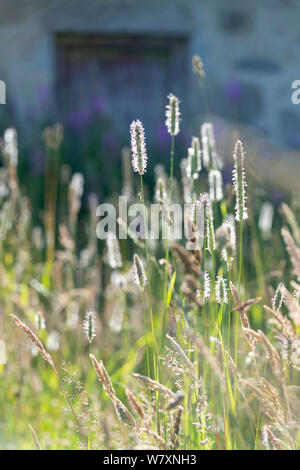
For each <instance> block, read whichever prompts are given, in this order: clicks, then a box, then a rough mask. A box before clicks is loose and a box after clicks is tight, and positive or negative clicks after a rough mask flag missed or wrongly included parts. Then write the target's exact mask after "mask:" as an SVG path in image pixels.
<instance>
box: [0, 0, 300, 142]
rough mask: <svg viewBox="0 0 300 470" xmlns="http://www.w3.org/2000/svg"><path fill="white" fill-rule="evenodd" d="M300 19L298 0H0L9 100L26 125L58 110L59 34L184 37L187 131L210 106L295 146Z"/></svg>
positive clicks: (1, 74)
mask: <svg viewBox="0 0 300 470" xmlns="http://www.w3.org/2000/svg"><path fill="white" fill-rule="evenodd" d="M299 18H300V2H299V1H297V0H251V1H250V0H249V1H247V2H246V1H241V0H226V1H225V0H47V1H46V0H26V1H25V0H24V1H22V2H20V1H19V0H1V5H0V79H1V80H4V81H5V82H6V85H7V105H5V106H7V109H8V110H10V111H11V112H12V113H13V114H14V115H15V117H16V118H17V119H18V121H19V123H20V124H21V125H24V126H26V124H28V122H30V123H34V122H40V121H41V120H43V119H45V118H46V119H47V118H48V117H49V116H52V115H53V116H55V113H56V112H57V109H56V88H55V86H56V49H55V44H56V41H55V38H56V35H57V34H58V33H82V34H124V35H141V36H145V35H150V36H153V37H155V36H157V35H163V36H169V37H172V36H174V37H183V38H185V39H186V44H187V47H186V67H184V68H180V69H179V70H177V72H176V73H178V76H180V77H181V79H182V83H183V84H184V90H183V92H182V95H183V96H181V99H182V109H183V114H184V117H186V119H187V121H188V122H189V126H190V132H191V133H195V132H197V130H198V125H199V122H200V120H201V119H203V116H204V115H205V113H208V112H209V113H213V114H216V115H219V116H221V117H222V118H225V119H228V120H230V121H239V122H241V123H242V124H244V125H246V126H250V127H252V128H254V129H256V130H257V131H258V132H259V133H260V134H261V135H263V136H265V137H267V138H269V139H270V140H272V141H274V142H276V143H278V144H280V145H281V146H282V147H283V148H297V147H298V146H299V145H300V105H299V106H296V105H293V104H292V103H291V98H290V97H291V83H292V81H293V80H295V79H299V78H300V67H299V52H298V51H299V44H300V30H299ZM194 53H198V54H199V55H200V56H201V57H202V59H203V62H204V64H205V70H206V74H207V79H206V92H207V96H208V103H209V104H208V108H205V106H204V103H203V99H202V95H201V92H200V90H199V87H198V85H197V82H196V80H195V77H194V76H193V73H192V69H191V66H190V63H191V58H192V55H193V54H194ZM141 86H142V84H141ZM153 86H155V83H154V84H153ZM170 91H173V90H170ZM146 92H149V90H147V91H146ZM162 100H165V96H162ZM2 110H3V107H1V108H0V111H2Z"/></svg>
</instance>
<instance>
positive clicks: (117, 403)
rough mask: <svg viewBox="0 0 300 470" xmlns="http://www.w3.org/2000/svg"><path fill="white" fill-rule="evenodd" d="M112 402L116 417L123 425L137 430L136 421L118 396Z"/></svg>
mask: <svg viewBox="0 0 300 470" xmlns="http://www.w3.org/2000/svg"><path fill="white" fill-rule="evenodd" d="M112 402H113V405H114V408H115V411H116V415H117V417H118V419H119V421H120V423H121V424H122V425H125V426H128V427H130V428H133V429H136V423H135V419H134V417H133V416H132V414H131V413H130V411H129V410H128V409H127V408H126V406H125V405H124V403H122V402H121V400H119V398H117V397H116V396H114V397H113V398H112Z"/></svg>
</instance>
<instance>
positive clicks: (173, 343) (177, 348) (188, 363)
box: [166, 334, 196, 380]
mask: <svg viewBox="0 0 300 470" xmlns="http://www.w3.org/2000/svg"><path fill="white" fill-rule="evenodd" d="M166 337H167V338H168V340H169V341H170V345H171V348H172V349H173V350H174V351H176V352H177V353H178V355H179V357H180V359H181V360H182V361H183V363H184V364H185V365H186V366H187V371H188V373H189V374H190V375H191V377H192V379H194V380H196V372H195V367H194V364H192V362H191V361H190V360H189V358H188V357H187V355H186V354H185V352H184V351H183V349H182V348H181V347H180V346H179V344H178V343H177V341H176V340H175V339H174V338H172V336H169V335H168V334H167V335H166Z"/></svg>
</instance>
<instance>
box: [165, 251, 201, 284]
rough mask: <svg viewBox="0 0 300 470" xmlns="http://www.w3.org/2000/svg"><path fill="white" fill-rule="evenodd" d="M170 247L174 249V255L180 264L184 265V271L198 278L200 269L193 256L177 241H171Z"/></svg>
mask: <svg viewBox="0 0 300 470" xmlns="http://www.w3.org/2000/svg"><path fill="white" fill-rule="evenodd" d="M171 248H172V250H174V251H175V253H176V255H177V256H178V258H179V260H180V262H181V264H182V265H183V267H184V270H185V272H186V273H189V274H192V275H193V276H195V277H196V279H199V278H200V276H201V270H200V268H199V266H198V262H196V261H195V258H194V256H193V255H192V254H191V253H189V252H188V251H187V250H185V249H184V248H183V247H182V246H181V245H179V244H178V243H173V244H172V246H171Z"/></svg>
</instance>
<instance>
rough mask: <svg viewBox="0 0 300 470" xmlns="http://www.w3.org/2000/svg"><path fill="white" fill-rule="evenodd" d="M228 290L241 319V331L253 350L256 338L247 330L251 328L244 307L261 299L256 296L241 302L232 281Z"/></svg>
mask: <svg viewBox="0 0 300 470" xmlns="http://www.w3.org/2000/svg"><path fill="white" fill-rule="evenodd" d="M230 291H231V294H232V297H233V298H234V301H235V303H236V307H235V309H234V310H237V311H238V312H239V314H240V319H241V323H242V330H243V333H244V335H245V339H246V341H247V343H248V345H249V347H250V349H251V350H252V351H254V349H255V347H256V341H257V340H256V338H255V336H254V335H251V334H249V332H250V331H251V328H250V324H249V320H248V317H247V314H246V309H247V308H249V307H250V306H251V305H253V304H255V303H257V302H259V301H260V300H261V297H256V298H255V299H250V300H247V301H246V302H244V303H241V302H240V299H239V296H238V293H237V291H236V288H235V286H234V285H233V283H232V282H230Z"/></svg>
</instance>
